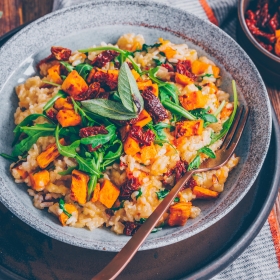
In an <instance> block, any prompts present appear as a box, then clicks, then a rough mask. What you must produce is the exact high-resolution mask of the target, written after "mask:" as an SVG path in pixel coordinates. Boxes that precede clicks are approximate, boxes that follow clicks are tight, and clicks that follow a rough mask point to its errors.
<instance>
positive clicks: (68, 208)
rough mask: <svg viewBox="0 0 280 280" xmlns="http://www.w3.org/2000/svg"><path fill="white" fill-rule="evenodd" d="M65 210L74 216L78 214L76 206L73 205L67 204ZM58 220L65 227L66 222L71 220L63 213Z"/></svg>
mask: <svg viewBox="0 0 280 280" xmlns="http://www.w3.org/2000/svg"><path fill="white" fill-rule="evenodd" d="M64 208H65V210H66V211H67V212H68V213H69V214H73V213H74V212H78V210H77V208H76V206H75V205H73V204H69V203H65V204H64ZM58 219H59V221H60V222H61V224H62V225H63V226H66V222H67V220H68V219H69V217H68V216H67V215H66V214H65V213H64V212H63V213H61V214H60V215H59V217H58Z"/></svg>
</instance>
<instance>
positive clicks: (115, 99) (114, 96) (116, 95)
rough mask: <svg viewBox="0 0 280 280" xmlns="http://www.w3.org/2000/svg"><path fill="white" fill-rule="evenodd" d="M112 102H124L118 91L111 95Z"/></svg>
mask: <svg viewBox="0 0 280 280" xmlns="http://www.w3.org/2000/svg"><path fill="white" fill-rule="evenodd" d="M110 96H111V98H112V100H114V101H117V102H122V100H121V98H120V94H119V93H118V92H117V91H114V92H112V93H111V94H110Z"/></svg>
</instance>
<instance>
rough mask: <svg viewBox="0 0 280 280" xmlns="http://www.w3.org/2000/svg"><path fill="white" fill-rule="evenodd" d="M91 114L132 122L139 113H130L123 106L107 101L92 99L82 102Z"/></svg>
mask: <svg viewBox="0 0 280 280" xmlns="http://www.w3.org/2000/svg"><path fill="white" fill-rule="evenodd" d="M81 103H82V105H83V107H85V108H86V109H87V110H89V111H90V112H93V113H95V114H98V115H100V116H103V117H106V118H110V119H113V120H130V119H133V118H136V117H137V113H132V112H130V111H128V110H127V109H126V108H125V107H124V106H123V105H122V104H120V103H117V102H115V101H112V100H106V99H98V98H97V99H92V100H85V101H82V102H81Z"/></svg>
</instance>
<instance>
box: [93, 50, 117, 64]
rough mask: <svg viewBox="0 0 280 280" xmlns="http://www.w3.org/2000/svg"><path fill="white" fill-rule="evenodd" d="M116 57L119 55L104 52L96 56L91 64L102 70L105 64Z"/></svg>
mask: <svg viewBox="0 0 280 280" xmlns="http://www.w3.org/2000/svg"><path fill="white" fill-rule="evenodd" d="M118 55H119V53H118V52H116V51H112V50H106V51H103V52H101V53H100V54H98V55H97V56H96V58H95V59H94V60H93V61H92V63H91V64H92V65H95V66H97V67H99V68H102V67H103V66H105V64H106V63H108V62H110V61H112V60H113V59H114V58H115V57H116V56H118Z"/></svg>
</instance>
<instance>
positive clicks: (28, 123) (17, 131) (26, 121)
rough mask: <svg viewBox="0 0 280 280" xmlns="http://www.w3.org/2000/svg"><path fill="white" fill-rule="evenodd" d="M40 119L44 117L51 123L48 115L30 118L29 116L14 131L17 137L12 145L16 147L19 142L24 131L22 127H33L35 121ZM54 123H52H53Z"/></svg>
mask: <svg viewBox="0 0 280 280" xmlns="http://www.w3.org/2000/svg"><path fill="white" fill-rule="evenodd" d="M39 117H43V118H45V119H47V120H48V121H51V120H50V119H49V118H48V117H47V116H46V115H43V114H31V115H29V116H27V117H26V118H25V119H24V120H23V121H22V122H21V123H19V124H18V125H17V126H16V127H15V129H14V131H13V132H14V134H15V137H14V141H13V143H12V146H14V145H15V143H16V142H17V141H18V139H19V137H20V135H21V133H22V131H21V127H22V126H28V125H31V124H33V121H35V120H36V119H38V118H39ZM51 122H52V121H51Z"/></svg>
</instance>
